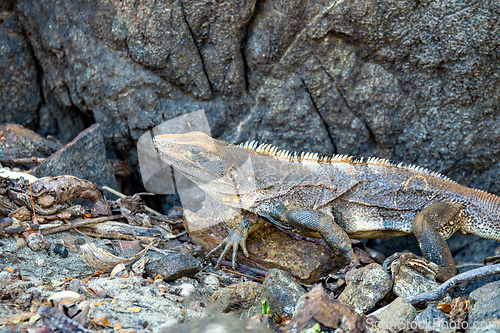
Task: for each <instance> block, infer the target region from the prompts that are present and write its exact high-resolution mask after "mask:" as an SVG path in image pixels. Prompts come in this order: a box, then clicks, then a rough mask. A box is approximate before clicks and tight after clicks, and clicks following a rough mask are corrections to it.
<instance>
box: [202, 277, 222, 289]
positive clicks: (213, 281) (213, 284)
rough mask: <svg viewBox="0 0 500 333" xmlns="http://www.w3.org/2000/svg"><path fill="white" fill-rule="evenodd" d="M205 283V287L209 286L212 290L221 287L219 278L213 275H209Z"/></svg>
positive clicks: (204, 280)
mask: <svg viewBox="0 0 500 333" xmlns="http://www.w3.org/2000/svg"><path fill="white" fill-rule="evenodd" d="M203 284H204V285H205V287H207V288H208V289H210V290H212V291H214V290H215V289H217V288H219V287H220V281H219V279H218V278H217V277H216V276H213V275H207V276H206V277H205V278H204V279H203Z"/></svg>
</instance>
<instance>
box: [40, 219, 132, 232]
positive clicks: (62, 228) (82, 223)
mask: <svg viewBox="0 0 500 333" xmlns="http://www.w3.org/2000/svg"><path fill="white" fill-rule="evenodd" d="M121 218H123V216H122V215H114V216H103V217H96V218H91V219H77V220H74V221H73V222H71V223H68V224H65V225H61V226H59V227H55V228H50V229H44V230H42V235H44V236H46V235H51V234H55V233H58V232H62V231H67V230H70V229H74V228H78V227H84V226H87V225H89V224H95V223H103V222H108V221H113V220H118V219H121Z"/></svg>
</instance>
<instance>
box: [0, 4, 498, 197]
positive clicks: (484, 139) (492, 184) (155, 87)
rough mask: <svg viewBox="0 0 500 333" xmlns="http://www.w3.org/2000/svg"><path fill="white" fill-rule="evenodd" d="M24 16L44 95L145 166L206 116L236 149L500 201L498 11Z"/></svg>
mask: <svg viewBox="0 0 500 333" xmlns="http://www.w3.org/2000/svg"><path fill="white" fill-rule="evenodd" d="M360 8H363V10H360ZM15 10H16V12H17V13H18V14H19V18H20V21H21V23H22V26H23V28H24V30H25V34H24V35H26V36H27V38H28V39H29V43H30V45H32V47H33V54H34V55H35V57H36V58H37V61H38V63H39V64H40V68H41V70H42V71H43V75H42V77H43V81H44V83H43V84H45V85H46V86H47V88H44V95H46V94H45V92H51V94H52V95H53V100H54V101H56V102H57V104H58V105H59V106H60V108H61V109H62V110H74V111H76V112H78V113H79V114H84V115H85V116H86V117H87V118H86V119H87V120H88V121H89V122H92V121H95V122H99V123H101V125H102V128H103V132H104V137H105V139H106V143H108V144H109V145H110V147H111V148H112V149H114V150H116V151H117V152H119V153H120V154H122V156H127V158H128V159H129V161H130V162H132V163H135V162H136V153H135V152H134V149H132V147H133V145H135V141H136V140H137V139H138V138H139V137H140V136H141V135H142V134H143V133H144V132H145V131H147V130H148V129H150V128H152V127H154V126H156V125H158V124H160V123H161V122H163V121H164V120H168V119H172V118H174V117H176V116H178V115H181V114H184V113H187V112H190V111H195V110H199V109H201V108H203V109H205V110H206V112H207V116H208V120H209V123H210V126H211V129H212V134H214V135H215V136H216V137H220V138H223V139H226V140H228V141H230V142H238V141H242V140H247V139H259V140H263V141H269V143H272V144H276V145H278V146H281V147H283V148H286V149H292V150H297V149H298V150H311V151H314V152H320V153H332V152H338V153H343V154H355V155H363V156H370V155H378V156H382V157H387V158H390V159H395V160H401V161H404V162H412V163H415V164H417V165H421V166H424V167H428V168H431V169H433V170H436V171H440V172H443V173H446V174H447V175H448V176H450V177H452V178H453V179H454V180H457V181H459V182H461V183H464V184H465V185H472V186H474V187H479V188H482V189H484V190H488V191H492V192H497V193H500V182H499V181H498V180H499V177H500V176H499V175H500V172H499V170H500V166H499V165H498V163H497V161H498V160H499V159H500V149H498V148H499V142H500V132H499V131H497V130H496V129H497V128H498V127H499V119H498V117H496V115H497V113H498V105H499V103H498V100H499V96H500V94H499V91H500V84H499V83H500V75H498V74H499V73H500V68H499V67H498V62H497V61H496V60H497V58H498V44H499V43H500V26H499V25H498V22H497V9H496V7H495V3H494V2H490V1H486V2H477V3H474V4H472V5H471V4H470V2H469V1H467V0H457V1H455V2H451V3H434V2H424V3H419V5H418V6H415V3H414V2H395V1H393V0H389V1H388V2H384V3H383V4H380V3H379V2H377V1H371V0H355V1H340V2H336V3H334V4H332V3H331V2H328V1H323V0H322V1H315V2H307V3H304V2H303V1H300V0H292V1H289V2H287V3H286V4H277V3H274V2H269V1H264V2H255V1H249V2H245V3H239V2H238V3H235V2H233V1H222V2H199V1H192V0H182V1H173V2H168V3H164V4H162V6H157V5H156V3H154V2H146V3H144V4H142V5H141V6H139V5H137V4H136V2H134V1H125V2H120V3H115V2H110V1H103V0H100V1H97V2H92V3H89V2H87V1H82V0H77V1H74V0H61V1H59V2H54V1H50V0H36V1H35V0H27V1H17V2H16V7H15ZM41 13H43V15H41ZM367 13H368V14H367ZM221 27H224V28H221ZM18 35H19V34H18ZM11 45H14V43H12V44H11ZM11 53H12V54H13V52H11ZM29 73H31V75H32V77H36V75H35V74H36V71H35V70H31V71H30V72H29ZM30 82H31V81H30ZM3 99H4V97H3V98H2V102H3ZM31 104H33V105H35V104H36V103H31ZM31 104H30V105H31ZM49 109H50V110H49ZM52 109H53V108H52V107H50V108H49V107H48V104H47V108H44V110H45V111H44V112H45V113H51V112H52V111H51V110H52Z"/></svg>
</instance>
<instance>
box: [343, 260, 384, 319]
mask: <svg viewBox="0 0 500 333" xmlns="http://www.w3.org/2000/svg"><path fill="white" fill-rule="evenodd" d="M391 288H392V279H391V276H390V275H389V273H387V271H386V270H385V269H384V268H383V267H382V266H381V265H380V264H370V265H368V266H365V267H363V268H360V269H357V270H355V271H353V272H352V273H351V275H350V278H349V279H348V280H347V287H346V288H345V290H344V291H343V292H342V294H340V296H339V301H340V302H341V303H343V304H346V305H349V306H351V307H353V308H354V309H355V310H356V313H358V314H361V313H366V312H367V311H369V310H371V309H372V308H373V307H374V306H375V304H377V302H378V301H380V300H381V299H382V298H384V297H385V296H386V295H387V294H388V293H389V292H390V291H391Z"/></svg>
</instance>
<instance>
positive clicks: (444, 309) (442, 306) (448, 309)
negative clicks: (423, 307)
mask: <svg viewBox="0 0 500 333" xmlns="http://www.w3.org/2000/svg"><path fill="white" fill-rule="evenodd" d="M436 307H437V308H438V309H439V310H441V311H442V312H443V313H450V312H451V304H449V303H441V304H438V305H437V306H436Z"/></svg>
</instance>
